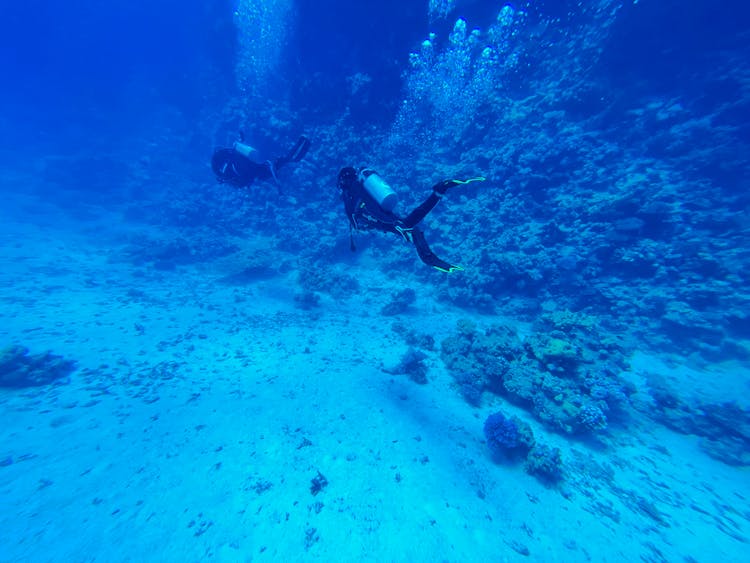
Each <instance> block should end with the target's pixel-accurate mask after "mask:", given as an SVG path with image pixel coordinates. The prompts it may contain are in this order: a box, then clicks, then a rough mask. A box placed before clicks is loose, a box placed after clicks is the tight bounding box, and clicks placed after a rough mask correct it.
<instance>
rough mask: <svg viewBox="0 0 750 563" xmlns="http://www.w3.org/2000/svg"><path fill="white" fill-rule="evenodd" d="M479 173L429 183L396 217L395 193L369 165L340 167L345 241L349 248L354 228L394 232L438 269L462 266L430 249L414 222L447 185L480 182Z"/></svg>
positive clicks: (425, 260)
mask: <svg viewBox="0 0 750 563" xmlns="http://www.w3.org/2000/svg"><path fill="white" fill-rule="evenodd" d="M484 180H485V179H484V178H482V177H477V178H469V179H468V180H443V181H442V182H438V183H437V184H435V185H434V186H432V193H431V194H430V195H429V197H428V198H427V199H426V200H424V201H423V202H422V203H421V204H420V205H418V206H417V207H416V208H415V209H414V210H413V211H412V212H411V213H409V214H408V215H407V216H406V217H403V218H402V217H399V216H398V215H396V214H395V213H394V212H393V209H394V207H395V206H396V203H397V201H398V196H397V194H396V192H395V191H393V188H391V187H390V186H389V185H388V184H387V183H386V182H385V180H383V179H382V178H381V177H380V176H379V175H378V173H377V172H375V171H374V170H373V169H371V168H364V167H363V168H360V169H359V170H356V169H354V168H352V167H350V166H349V167H346V168H342V169H341V171H340V172H339V176H338V188H339V191H340V192H341V199H343V200H344V209H345V210H346V216H347V218H348V219H349V241H350V246H351V249H352V251H355V250H356V246H355V244H354V231H369V230H373V229H374V230H378V231H383V232H386V233H394V234H397V235H399V236H401V237H403V239H404V240H405V241H407V242H411V243H413V244H414V246H415V247H416V249H417V254H418V255H419V258H420V260H422V262H424V263H425V264H427V265H428V266H432V267H433V268H435V269H436V270H440V271H441V272H455V271H456V270H462V269H463V268H461V267H460V266H455V265H453V264H449V263H448V262H446V261H445V260H441V259H440V258H438V257H437V256H435V254H434V253H433V252H432V250H430V247H429V245H428V244H427V241H426V240H425V238H424V233H423V232H422V230H421V229H419V228H418V226H417V225H419V223H420V222H421V221H422V219H424V218H425V217H426V216H427V214H428V213H429V212H430V211H432V210H433V208H434V207H435V206H436V205H437V204H438V202H439V201H440V200H441V199H442V197H443V196H444V195H445V193H446V192H447V191H448V189H450V188H452V187H453V186H458V185H462V184H468V183H469V182H483V181H484Z"/></svg>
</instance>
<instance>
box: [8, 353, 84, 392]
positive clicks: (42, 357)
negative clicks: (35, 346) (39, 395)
mask: <svg viewBox="0 0 750 563" xmlns="http://www.w3.org/2000/svg"><path fill="white" fill-rule="evenodd" d="M74 370H75V362H73V361H71V360H66V359H65V358H63V357H62V356H57V355H55V354H53V353H52V352H44V353H42V354H29V350H28V348H25V347H23V346H11V347H8V348H5V349H4V350H0V387H10V388H23V387H39V386H42V385H48V384H50V383H58V382H62V381H64V380H65V379H66V378H67V377H68V376H69V375H70V374H71V373H72V372H73V371H74Z"/></svg>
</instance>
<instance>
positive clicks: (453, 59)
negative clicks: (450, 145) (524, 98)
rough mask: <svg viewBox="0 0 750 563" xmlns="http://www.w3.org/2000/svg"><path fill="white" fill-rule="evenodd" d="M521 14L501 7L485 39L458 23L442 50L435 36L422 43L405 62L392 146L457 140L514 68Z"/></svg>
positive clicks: (511, 8)
mask: <svg viewBox="0 0 750 563" xmlns="http://www.w3.org/2000/svg"><path fill="white" fill-rule="evenodd" d="M524 19H525V12H524V11H523V10H518V9H515V8H513V7H511V6H510V5H506V6H504V7H503V8H502V9H501V10H500V12H499V14H498V16H497V19H496V21H495V22H494V23H493V24H492V25H491V26H490V27H489V29H488V30H487V31H486V32H485V33H483V32H482V31H481V30H479V29H473V30H469V29H468V27H467V22H466V20H464V19H461V18H459V19H458V20H456V23H455V25H454V26H453V30H452V31H451V33H450V35H449V36H448V41H447V42H446V43H445V44H444V45H442V46H441V45H440V44H439V41H438V38H437V37H436V36H435V34H430V36H429V37H428V38H427V39H425V40H424V41H423V42H422V44H421V45H420V47H419V49H418V50H417V51H416V52H414V53H412V54H411V55H410V58H409V62H410V65H411V68H410V71H409V73H408V75H407V77H406V93H405V97H404V100H403V101H402V103H401V107H400V108H399V113H398V116H397V118H396V123H395V125H394V128H393V131H392V134H391V141H392V143H394V144H396V145H398V144H407V145H408V144H411V143H413V140H414V139H415V138H416V139H417V140H418V141H420V142H422V143H430V142H437V141H441V140H444V139H446V138H452V137H456V136H458V135H460V133H461V131H463V130H464V129H465V128H466V127H468V126H470V125H471V123H472V121H473V119H474V117H475V115H476V113H477V111H478V109H479V108H480V107H481V106H482V104H487V103H489V102H490V101H491V99H492V94H493V91H494V90H495V89H496V88H499V87H501V86H502V83H503V77H504V76H505V75H506V74H507V73H508V72H509V71H511V70H512V69H514V68H515V66H516V65H517V63H518V54H517V52H516V49H517V48H518V42H517V41H515V39H516V37H517V34H518V30H519V28H521V26H522V25H523V22H524Z"/></svg>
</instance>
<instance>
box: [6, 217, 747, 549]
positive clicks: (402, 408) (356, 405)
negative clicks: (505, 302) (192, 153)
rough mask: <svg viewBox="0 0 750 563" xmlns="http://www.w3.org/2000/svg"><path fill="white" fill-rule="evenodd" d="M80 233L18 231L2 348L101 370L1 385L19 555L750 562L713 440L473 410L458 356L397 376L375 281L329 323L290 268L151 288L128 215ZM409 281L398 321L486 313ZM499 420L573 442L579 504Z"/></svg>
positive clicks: (569, 466) (738, 488)
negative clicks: (584, 439) (514, 453)
mask: <svg viewBox="0 0 750 563" xmlns="http://www.w3.org/2000/svg"><path fill="white" fill-rule="evenodd" d="M47 219H49V220H47ZM61 223H62V221H61V218H59V217H47V218H45V217H40V216H37V217H35V218H32V219H29V220H27V221H24V222H15V223H14V222H12V221H11V220H9V219H8V218H7V217H4V218H3V221H2V226H0V248H2V252H3V267H2V269H0V303H1V306H0V336H1V338H0V345H2V346H5V345H10V344H14V343H19V344H23V345H25V346H28V347H29V348H30V349H31V351H32V353H37V352H42V351H45V350H47V349H50V350H52V351H53V352H55V353H57V354H62V355H64V356H65V357H68V358H71V359H75V360H76V361H77V362H78V368H79V369H78V371H76V372H75V373H74V374H73V376H72V377H71V380H70V382H69V383H68V384H65V385H58V386H54V387H45V388H35V389H25V390H7V389H5V390H0V409H2V411H1V412H2V414H3V424H2V427H1V428H0V460H3V459H8V458H11V459H12V461H13V463H10V464H8V465H5V466H0V499H2V500H1V501H0V502H1V503H2V509H1V510H0V561H181V562H184V561H203V560H214V561H250V560H273V561H281V560H284V561H300V560H325V561H353V560H360V559H369V560H377V561H406V560H408V561H516V560H526V561H528V560H534V561H588V560H593V561H639V560H645V561H659V560H665V561H682V560H684V558H685V557H688V556H690V557H692V558H694V559H695V560H698V561H723V562H728V561H743V560H747V559H745V556H743V555H742V554H743V553H747V550H748V549H749V548H750V546H749V545H748V544H747V543H743V542H742V541H740V540H738V539H735V538H734V537H732V535H734V536H736V537H737V538H745V539H747V538H750V502H749V501H748V499H750V479H749V478H748V477H749V475H748V469H739V468H733V467H729V466H726V465H723V464H721V463H719V462H717V461H715V460H712V459H711V458H709V457H708V456H706V455H705V454H704V453H703V452H702V451H701V450H700V449H699V447H698V439H697V438H693V437H688V436H681V435H678V434H675V433H672V432H671V431H669V430H667V429H665V428H661V427H653V425H652V424H651V423H649V422H648V421H647V420H644V419H642V418H640V415H638V414H635V415H634V418H633V422H632V424H631V425H630V427H628V428H613V429H612V432H611V434H610V436H609V437H608V438H607V439H606V444H602V445H600V446H598V447H596V446H592V445H587V444H585V443H577V442H574V441H570V440H567V439H565V438H563V437H561V436H557V435H555V434H551V433H549V432H548V431H547V430H546V429H544V428H543V427H542V426H541V425H540V424H539V423H538V422H537V421H535V420H533V419H532V418H531V417H530V416H529V415H528V414H527V413H524V412H523V411H520V410H518V409H517V408H516V407H513V406H511V405H509V404H507V403H506V402H505V401H504V400H503V399H501V398H498V397H495V398H490V397H488V396H487V395H485V401H484V403H483V406H482V408H481V409H473V408H471V407H469V406H468V405H466V404H465V403H464V402H463V400H462V399H461V398H460V397H459V396H458V395H457V393H456V391H455V389H453V388H452V387H451V378H450V375H449V374H448V373H447V372H446V371H445V369H444V367H443V364H442V361H441V360H440V358H439V354H438V352H437V351H436V352H433V353H430V355H429V358H428V363H429V366H430V370H429V373H428V378H429V384H427V385H417V384H415V383H413V382H412V381H410V380H409V379H408V378H407V377H406V376H400V375H391V374H389V373H386V372H385V371H384V370H383V367H384V366H385V367H389V366H393V365H395V364H396V363H397V362H398V360H399V358H400V357H401V355H402V354H403V353H404V352H405V350H406V345H405V344H404V342H403V340H402V339H401V337H399V336H398V335H397V334H396V333H394V332H393V331H392V330H391V328H390V325H391V323H392V322H393V320H394V319H393V318H391V317H381V316H379V313H378V311H379V310H380V307H381V306H382V302H381V301H380V299H381V298H382V297H383V293H382V291H381V292H376V291H371V290H368V287H369V286H368V284H367V283H363V289H364V292H363V294H361V295H355V296H352V297H351V298H350V299H348V300H345V301H340V302H334V301H333V300H332V299H330V297H324V298H323V300H322V304H321V306H320V307H319V308H318V309H315V310H313V311H309V312H308V311H303V310H300V309H297V308H295V307H294V301H293V295H294V293H295V291H296V290H297V289H298V288H297V287H296V282H295V278H294V276H293V275H291V274H290V275H288V276H284V277H277V278H274V279H271V280H266V281H259V282H257V283H254V284H249V285H247V286H242V287H237V286H229V285H224V284H220V283H217V282H216V280H217V279H218V278H220V277H221V276H223V275H225V274H226V272H220V271H217V269H215V265H212V264H205V265H201V266H199V267H193V266H190V267H180V268H178V269H177V270H175V271H170V272H160V271H151V270H149V268H148V267H133V266H132V265H131V264H129V263H127V262H126V261H123V260H122V259H121V258H122V249H123V247H124V245H125V234H126V233H121V234H119V235H118V234H116V233H115V232H114V230H113V227H111V226H107V222H106V221H104V220H102V222H101V224H99V225H96V224H93V223H90V224H87V225H85V226H81V227H77V226H75V225H77V224H76V223H71V225H70V226H69V227H68V228H62V227H58V228H57V229H53V228H51V227H49V226H47V225H50V224H57V225H60V224H61ZM109 224H110V225H112V224H116V222H115V221H110V222H109ZM74 228H75V229H77V230H74ZM224 264H225V262H224ZM241 269H242V268H241V264H238V267H237V270H238V271H239V270H241ZM350 273H352V274H354V275H357V276H374V275H375V274H376V273H374V272H372V271H370V270H368V269H363V270H362V271H351V270H350ZM407 281H408V286H409V287H414V288H415V289H416V290H417V293H418V295H419V296H420V297H419V307H418V308H417V309H416V310H415V312H414V313H413V314H412V315H409V316H405V317H402V318H401V319H400V320H401V321H403V322H404V323H406V324H408V325H409V326H413V327H415V328H417V329H419V330H421V331H423V332H427V333H429V334H432V335H433V336H434V337H435V339H436V341H437V342H438V343H439V341H440V340H441V339H442V338H443V337H444V336H445V335H447V334H449V333H450V332H451V331H452V330H453V327H454V326H455V322H456V320H457V319H458V318H462V317H467V316H468V314H467V313H466V312H465V311H461V310H458V309H454V308H451V307H448V306H446V305H444V304H438V303H435V302H433V301H432V299H431V297H430V295H431V292H430V288H429V287H426V286H419V284H417V283H416V282H414V281H413V280H411V279H408V280H407ZM402 284H403V280H398V279H390V280H385V281H383V280H381V281H379V282H378V283H377V285H379V286H381V287H383V288H384V289H385V291H386V292H387V293H385V295H386V296H389V295H390V293H391V292H392V291H395V290H397V289H399V288H400V287H402ZM476 320H478V321H479V322H482V323H490V322H493V321H494V320H495V319H492V318H487V317H485V318H477V319H476ZM136 325H139V326H140V328H137V327H136ZM163 362H174V364H173V365H168V366H166V367H165V364H163ZM665 365H666V364H665ZM155 366H160V367H161V368H163V369H161V371H159V369H157V370H156V371H155V370H154V367H155ZM670 369H671V368H670ZM691 373H694V372H691ZM672 375H674V374H673V373H672ZM742 377H745V378H746V377H747V375H746V374H742ZM497 408H502V409H503V410H504V411H506V412H512V413H517V414H519V415H520V416H522V417H523V418H524V419H526V420H528V421H529V423H530V424H532V426H533V428H534V431H535V433H536V434H537V436H538V437H539V438H541V439H543V440H544V441H546V442H548V443H551V444H554V445H556V446H559V447H560V448H561V449H562V451H563V457H564V460H565V463H566V472H567V473H566V479H565V481H564V482H563V483H562V484H561V485H560V486H559V487H556V488H547V487H545V486H543V485H542V484H540V483H539V482H538V481H537V480H535V479H534V478H533V477H531V476H529V475H527V474H526V473H525V472H524V471H523V467H522V465H520V464H515V465H514V464H507V465H499V464H497V463H495V462H493V461H492V459H491V458H490V456H489V455H488V451H487V447H486V445H485V444H484V443H483V434H482V425H483V422H484V419H485V418H486V416H487V415H488V414H490V413H491V412H493V411H494V410H496V409H497ZM597 468H598V469H597ZM318 471H320V472H321V473H322V474H323V475H325V477H326V478H327V480H328V486H327V487H325V488H324V489H323V490H322V491H321V492H320V493H319V494H317V495H315V496H314V495H312V494H311V492H310V486H311V480H312V479H313V478H314V477H316V475H317V473H318ZM639 499H640V501H639ZM644 500H645V501H647V502H648V503H651V504H649V506H653V507H654V508H655V509H656V511H657V512H656V516H655V517H654V516H653V515H652V516H648V514H646V513H644V509H643V507H644V506H646V505H645V504H643V502H642V501H644ZM639 502H640V504H639ZM595 506H599V507H600V508H599V509H598V510H596V509H594V507H595ZM639 506H640V507H641V508H640V509H639V508H638V507H639ZM602 507H609V508H608V509H607V510H608V511H609V513H610V515H611V517H603V516H602V512H605V510H604V508H602ZM659 520H661V523H660V521H659ZM722 530H724V531H722ZM523 546H525V547H526V548H527V549H528V552H529V555H528V556H524V555H522V554H520V553H519V551H522V550H523V549H522V548H523ZM659 554H660V555H659ZM660 556H661V557H662V558H663V559H660Z"/></svg>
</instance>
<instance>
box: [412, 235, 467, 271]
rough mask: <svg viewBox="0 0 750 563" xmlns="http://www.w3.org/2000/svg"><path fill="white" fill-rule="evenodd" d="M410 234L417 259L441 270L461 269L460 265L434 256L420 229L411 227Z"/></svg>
mask: <svg viewBox="0 0 750 563" xmlns="http://www.w3.org/2000/svg"><path fill="white" fill-rule="evenodd" d="M411 236H412V241H413V242H414V246H415V247H416V248H417V254H418V255H419V259H420V260H422V262H424V263H425V264H427V265H428V266H432V267H433V268H435V269H436V270H440V271H441V272H454V271H456V270H462V269H463V268H461V266H454V265H453V264H449V263H448V262H446V261H445V260H441V259H440V258H438V257H437V256H435V253H434V252H432V250H430V246H429V245H428V244H427V241H426V240H425V238H424V233H423V232H422V231H421V230H419V229H413V230H412V232H411Z"/></svg>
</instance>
